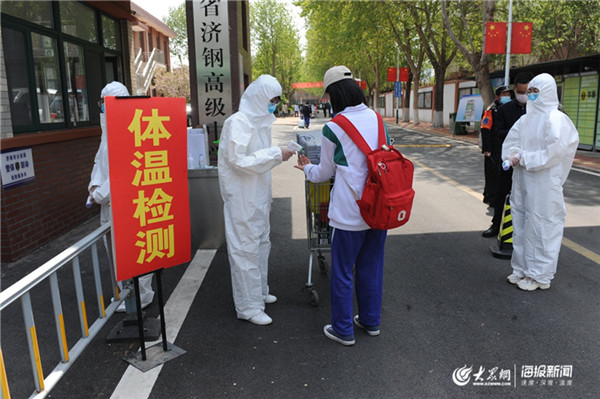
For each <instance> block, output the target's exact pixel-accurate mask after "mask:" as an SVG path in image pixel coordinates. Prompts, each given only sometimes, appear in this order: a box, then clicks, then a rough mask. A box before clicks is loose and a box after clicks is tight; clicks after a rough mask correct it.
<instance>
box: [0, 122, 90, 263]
mask: <svg viewBox="0 0 600 399" xmlns="http://www.w3.org/2000/svg"><path fill="white" fill-rule="evenodd" d="M88 130H91V129H88ZM94 130H98V131H99V130H100V129H99V128H94ZM89 133H93V132H89ZM99 144H100V137H99V136H98V135H97V134H96V135H94V136H93V137H81V138H78V139H75V140H67V141H59V142H58V141H55V142H49V143H44V144H40V145H32V146H31V149H32V155H33V162H34V169H35V180H34V181H32V182H28V183H25V184H22V185H20V186H16V187H12V188H9V189H7V190H5V189H2V192H1V195H2V211H1V212H2V213H1V216H2V218H1V219H2V222H1V228H2V235H1V237H2V238H1V248H2V254H1V260H2V262H13V261H15V260H17V259H19V258H20V257H22V256H23V255H26V254H28V253H29V252H31V251H33V250H35V249H37V248H39V247H40V246H41V245H43V244H44V243H46V242H47V241H48V240H50V239H52V238H55V237H58V236H60V235H61V234H64V233H65V232H67V231H69V230H70V229H72V228H74V227H77V226H79V225H80V224H81V223H82V222H84V221H86V220H88V219H89V218H90V217H94V216H95V215H97V214H98V211H99V207H97V206H95V207H93V208H92V209H88V208H86V207H85V201H86V198H87V195H88V194H87V185H88V183H89V181H90V173H91V171H92V167H93V165H94V157H95V155H96V151H97V150H98V146H99Z"/></svg>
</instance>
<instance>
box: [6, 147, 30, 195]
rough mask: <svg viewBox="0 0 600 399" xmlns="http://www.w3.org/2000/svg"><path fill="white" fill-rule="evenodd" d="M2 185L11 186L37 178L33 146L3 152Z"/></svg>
mask: <svg viewBox="0 0 600 399" xmlns="http://www.w3.org/2000/svg"><path fill="white" fill-rule="evenodd" d="M1 155H2V187H3V188H5V189H6V188H10V187H13V186H16V185H18V184H21V183H25V182H27V181H32V180H33V179H34V178H35V171H34V169H33V155H32V153H31V148H26V149H21V150H9V151H5V152H2V154H1Z"/></svg>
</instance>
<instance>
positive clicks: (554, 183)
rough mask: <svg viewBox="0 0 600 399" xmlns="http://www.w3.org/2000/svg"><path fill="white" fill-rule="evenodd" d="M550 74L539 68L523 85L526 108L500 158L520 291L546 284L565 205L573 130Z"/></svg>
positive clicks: (554, 262) (553, 266)
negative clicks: (505, 169) (508, 171)
mask: <svg viewBox="0 0 600 399" xmlns="http://www.w3.org/2000/svg"><path fill="white" fill-rule="evenodd" d="M558 107H559V102H558V96H557V90H556V82H555V81H554V78H553V77H552V76H551V75H549V74H547V73H542V74H540V75H537V76H536V77H535V78H533V80H531V82H529V87H528V100H527V113H526V114H525V115H523V116H522V117H521V118H520V119H519V120H518V121H517V122H516V123H515V124H514V125H513V127H512V128H511V129H510V131H509V133H508V135H507V136H506V139H505V140H504V144H503V145H502V159H503V160H508V161H510V163H511V165H512V167H513V183H512V191H511V194H510V206H511V209H510V211H511V215H512V224H513V229H514V231H513V254H512V259H511V266H512V269H513V272H512V274H511V275H509V276H508V277H507V279H508V281H509V282H510V283H511V284H517V286H518V287H519V288H520V289H522V290H526V291H533V290H536V289H538V288H540V289H548V288H550V281H551V280H552V279H553V278H554V274H555V273H556V265H557V263H558V254H559V251H560V246H561V242H562V236H563V229H564V224H565V217H566V209H565V202H564V198H563V184H564V182H565V180H566V179H567V176H568V175H569V170H570V169H571V165H572V164H573V159H574V157H575V152H576V151H577V146H578V144H579V134H578V133H577V129H576V128H575V125H573V122H571V119H569V117H568V116H567V115H566V114H564V113H563V112H561V111H559V110H558Z"/></svg>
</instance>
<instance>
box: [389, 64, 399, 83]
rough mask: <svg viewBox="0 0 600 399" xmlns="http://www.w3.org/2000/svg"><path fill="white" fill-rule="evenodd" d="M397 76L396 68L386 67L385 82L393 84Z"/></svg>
mask: <svg viewBox="0 0 600 399" xmlns="http://www.w3.org/2000/svg"><path fill="white" fill-rule="evenodd" d="M397 74H398V71H397V70H396V68H392V67H388V69H387V81H388V82H395V81H396V75H397Z"/></svg>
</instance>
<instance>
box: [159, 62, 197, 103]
mask: <svg viewBox="0 0 600 399" xmlns="http://www.w3.org/2000/svg"><path fill="white" fill-rule="evenodd" d="M152 88H153V89H156V92H157V94H158V95H159V96H160V97H185V100H186V102H190V68H189V67H188V66H187V65H181V66H180V67H179V68H175V69H174V70H173V72H167V71H166V69H163V68H161V69H159V70H158V71H157V72H156V73H155V74H154V78H153V85H152Z"/></svg>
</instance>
